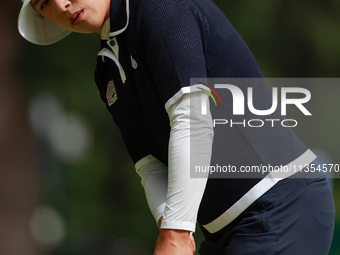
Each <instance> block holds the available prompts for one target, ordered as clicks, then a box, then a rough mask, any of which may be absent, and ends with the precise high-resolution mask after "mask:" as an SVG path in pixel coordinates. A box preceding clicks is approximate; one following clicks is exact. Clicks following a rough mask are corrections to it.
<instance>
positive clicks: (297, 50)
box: [0, 0, 340, 255]
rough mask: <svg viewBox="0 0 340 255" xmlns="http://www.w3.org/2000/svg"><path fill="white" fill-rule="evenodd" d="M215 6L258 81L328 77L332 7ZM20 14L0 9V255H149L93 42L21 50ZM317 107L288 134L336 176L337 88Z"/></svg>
mask: <svg viewBox="0 0 340 255" xmlns="http://www.w3.org/2000/svg"><path fill="white" fill-rule="evenodd" d="M215 2H216V4H217V5H218V6H219V7H220V8H221V9H222V10H223V11H224V13H225V14H226V15H227V17H228V18H229V19H230V21H231V22H232V24H233V25H234V27H235V28H236V29H237V30H238V32H239V33H240V34H241V35H242V37H243V38H244V40H245V41H246V43H247V44H248V46H249V48H250V49H251V50H252V52H253V54H254V55H255V57H256V59H257V61H258V63H259V65H260V67H261V68H262V70H263V72H264V74H265V76H266V77H339V64H340V32H339V28H340V16H339V15H338V14H339V12H340V1H339V0H324V1H320V0H309V1H306V0H299V1H293V0H285V1H283V0H276V1H272V0H271V1H269V0H263V1H253V0H252V1H251V0H240V1H225V0H216V1H215ZM20 6H21V3H20V1H19V0H15V1H6V2H4V1H3V2H2V8H1V9H0V13H1V23H0V28H1V31H2V33H1V41H0V53H1V60H0V171H1V172H0V174H1V178H0V207H1V210H0V226H1V228H0V254H6V255H31V254H32V255H38V254H54V255H69V254H77V255H112V254H114V255H128V254H134V255H144V254H152V251H153V246H154V242H155V240H156V238H157V234H158V230H157V227H156V224H155V222H154V220H153V218H152V216H151V214H150V213H149V209H148V207H147V204H146V200H145V197H144V191H143V189H142V186H141V185H140V180H139V177H138V176H137V174H136V173H135V170H134V166H133V164H132V162H131V161H130V159H129V157H128V155H127V151H126V149H125V147H124V145H123V142H122V140H121V138H120V135H119V132H118V130H117V128H116V127H115V125H114V123H113V121H112V119H111V117H110V115H109V113H108V112H107V111H106V108H105V106H104V104H103V103H102V102H101V101H100V98H99V93H98V91H97V88H96V85H95V83H94V79H93V72H94V67H95V61H96V54H97V52H98V50H99V39H98V36H97V35H80V34H72V35H71V36H69V37H67V38H66V39H64V40H63V41H61V42H59V43H57V44H55V45H52V46H44V47H39V46H36V45H32V44H30V43H28V42H26V41H25V40H24V39H22V38H21V37H20V36H19V35H18V33H17V30H16V20H17V15H18V13H19V10H20ZM323 96H324V98H323V99H322V100H323V102H324V104H326V106H327V104H328V103H329V107H330V108H331V107H332V109H333V113H332V114H331V113H328V114H326V113H325V114H324V115H323V120H322V121H315V123H314V124H313V125H312V126H311V127H309V128H303V129H296V133H297V134H298V135H299V136H300V137H301V139H302V140H303V141H304V142H305V143H306V145H307V146H309V147H311V148H317V149H318V150H319V151H320V153H321V154H322V156H323V157H324V158H325V160H327V162H330V161H332V162H333V163H337V164H339V163H340V155H339V145H340V142H339V135H338V131H339V129H340V118H339V117H337V118H334V114H335V116H336V115H337V116H339V115H338V108H337V107H338V106H339V103H338V100H339V96H340V87H339V89H338V90H337V89H335V90H332V91H329V92H328V91H323ZM334 106H335V107H334ZM332 185H333V191H334V197H335V202H336V207H337V211H339V206H340V200H339V198H340V182H339V180H337V179H335V180H333V182H332ZM336 219H337V225H336V228H335V235H334V240H333V245H332V250H331V253H330V254H333V255H337V254H340V243H339V240H340V215H339V213H338V214H337V217H336ZM196 240H197V243H199V242H200V240H202V237H201V234H200V232H199V230H198V233H197V234H196Z"/></svg>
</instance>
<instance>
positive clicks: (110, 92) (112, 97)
mask: <svg viewBox="0 0 340 255" xmlns="http://www.w3.org/2000/svg"><path fill="white" fill-rule="evenodd" d="M106 99H107V103H108V105H109V106H111V105H113V104H114V103H115V102H116V101H117V99H118V96H117V92H116V88H115V84H114V83H113V81H109V83H108V84H107V90H106Z"/></svg>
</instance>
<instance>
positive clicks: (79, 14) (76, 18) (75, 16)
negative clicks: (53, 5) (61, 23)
mask: <svg viewBox="0 0 340 255" xmlns="http://www.w3.org/2000/svg"><path fill="white" fill-rule="evenodd" d="M83 15H84V10H80V11H76V12H74V13H72V14H71V16H70V18H69V19H70V22H71V24H72V25H77V24H79V23H80V22H81V21H82V20H83Z"/></svg>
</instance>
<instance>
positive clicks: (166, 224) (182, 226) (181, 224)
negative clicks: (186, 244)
mask: <svg viewBox="0 0 340 255" xmlns="http://www.w3.org/2000/svg"><path fill="white" fill-rule="evenodd" d="M195 228H196V223H194V222H189V221H169V220H162V224H161V229H177V230H187V231H191V232H195Z"/></svg>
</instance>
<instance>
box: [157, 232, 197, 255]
mask: <svg viewBox="0 0 340 255" xmlns="http://www.w3.org/2000/svg"><path fill="white" fill-rule="evenodd" d="M195 249H196V247H195V240H194V238H193V236H192V235H191V234H190V232H189V231H185V230H173V229H161V230H160V232H159V236H158V239H157V241H156V245H155V252H154V255H193V254H195Z"/></svg>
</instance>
